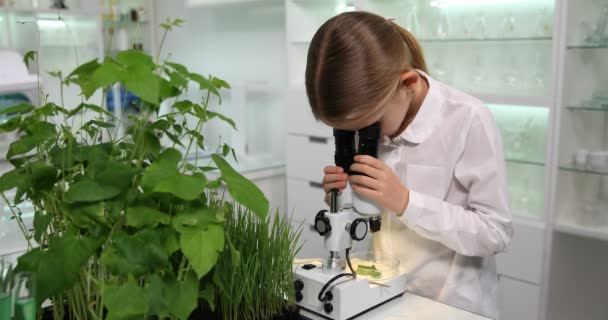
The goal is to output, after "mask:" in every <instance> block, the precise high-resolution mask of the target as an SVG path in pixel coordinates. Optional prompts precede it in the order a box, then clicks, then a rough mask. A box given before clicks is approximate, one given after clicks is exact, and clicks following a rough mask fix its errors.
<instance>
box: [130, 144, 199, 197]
mask: <svg viewBox="0 0 608 320" xmlns="http://www.w3.org/2000/svg"><path fill="white" fill-rule="evenodd" d="M180 160H181V153H180V152H179V151H177V150H175V149H173V148H168V149H166V150H165V151H163V153H161V154H160V156H159V158H158V160H157V161H156V162H154V163H153V164H152V165H150V166H149V167H147V168H146V169H145V171H144V175H143V178H142V183H141V185H142V187H143V189H144V192H146V193H157V192H158V193H170V194H172V195H174V196H176V197H178V198H180V199H183V200H194V199H196V198H198V196H199V195H200V194H201V193H202V192H203V189H204V187H205V183H206V179H205V176H204V175H202V174H194V175H191V176H187V175H184V174H182V173H180V172H179V171H178V170H177V165H178V163H179V162H180Z"/></svg>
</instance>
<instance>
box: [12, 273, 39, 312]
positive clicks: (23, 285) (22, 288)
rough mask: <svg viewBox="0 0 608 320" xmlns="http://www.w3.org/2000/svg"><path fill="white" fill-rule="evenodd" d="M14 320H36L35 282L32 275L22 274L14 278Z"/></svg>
mask: <svg viewBox="0 0 608 320" xmlns="http://www.w3.org/2000/svg"><path fill="white" fill-rule="evenodd" d="M13 297H14V299H15V318H14V319H15V320H36V311H37V307H38V306H37V304H36V281H35V277H34V274H33V273H29V272H22V273H18V274H17V275H16V277H15V288H14V295H13Z"/></svg>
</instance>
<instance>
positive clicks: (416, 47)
mask: <svg viewBox="0 0 608 320" xmlns="http://www.w3.org/2000/svg"><path fill="white" fill-rule="evenodd" d="M390 23H391V24H392V25H393V27H395V29H396V30H397V31H399V35H401V38H402V39H403V42H405V45H406V46H407V47H408V49H409V51H410V56H411V65H412V68H415V69H418V70H422V71H424V72H425V73H429V72H428V69H427V67H426V61H425V60H424V54H423V53H422V47H421V46H420V43H418V40H416V38H415V37H414V35H413V34H412V33H411V32H409V31H407V30H405V28H403V27H401V26H400V25H398V24H396V23H394V22H392V21H390Z"/></svg>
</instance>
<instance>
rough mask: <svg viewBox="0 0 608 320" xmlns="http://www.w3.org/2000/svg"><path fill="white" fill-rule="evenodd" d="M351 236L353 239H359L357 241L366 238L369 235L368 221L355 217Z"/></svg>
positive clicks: (351, 226)
mask: <svg viewBox="0 0 608 320" xmlns="http://www.w3.org/2000/svg"><path fill="white" fill-rule="evenodd" d="M349 232H350V237H351V238H352V239H353V240H357V241H361V240H363V239H365V236H366V235H367V222H366V221H365V219H361V218H358V219H355V220H354V221H353V222H352V223H351V224H350V230H349Z"/></svg>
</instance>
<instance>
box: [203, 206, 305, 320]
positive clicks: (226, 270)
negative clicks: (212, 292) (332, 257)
mask: <svg viewBox="0 0 608 320" xmlns="http://www.w3.org/2000/svg"><path fill="white" fill-rule="evenodd" d="M232 213H233V214H232V215H230V214H229V215H227V217H226V226H225V227H226V235H227V241H226V248H225V249H224V251H223V253H222V254H221V256H220V258H219V261H218V263H217V265H216V272H215V276H214V284H215V285H216V287H217V289H218V290H217V294H218V299H217V302H218V305H219V308H220V312H221V314H222V317H223V319H225V320H233V319H251V320H255V319H271V318H272V317H273V316H275V315H277V314H280V313H282V312H283V311H285V310H286V309H287V308H290V307H293V306H294V304H295V302H294V301H295V299H294V295H295V292H294V288H293V278H292V264H293V259H294V257H295V255H296V253H297V252H298V250H299V247H297V243H298V238H299V237H300V232H301V231H300V230H293V228H292V226H291V221H290V219H289V218H286V217H285V216H284V215H281V214H279V212H278V211H275V212H274V214H271V215H268V217H267V218H266V219H263V220H262V219H260V218H258V217H257V216H255V215H253V214H251V212H249V211H248V210H246V209H244V208H243V207H240V206H234V207H233V210H232Z"/></svg>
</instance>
